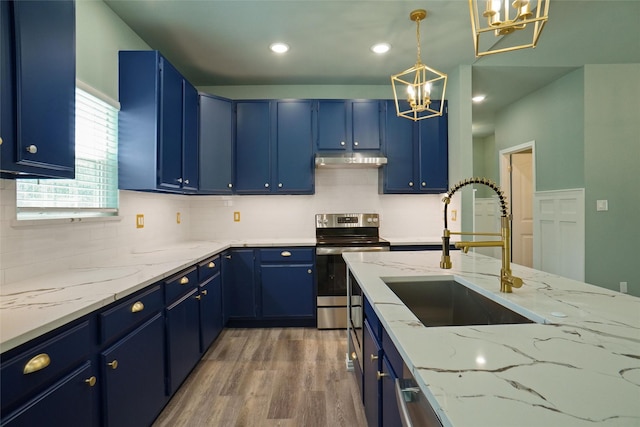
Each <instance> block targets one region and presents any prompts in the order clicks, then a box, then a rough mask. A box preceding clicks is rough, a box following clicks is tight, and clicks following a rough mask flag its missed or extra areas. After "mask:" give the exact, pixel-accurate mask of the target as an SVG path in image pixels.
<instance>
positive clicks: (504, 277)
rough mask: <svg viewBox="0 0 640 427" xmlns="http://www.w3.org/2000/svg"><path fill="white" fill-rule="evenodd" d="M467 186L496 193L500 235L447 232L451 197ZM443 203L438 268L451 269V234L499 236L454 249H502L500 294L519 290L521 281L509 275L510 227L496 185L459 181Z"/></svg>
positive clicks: (478, 180) (484, 179) (501, 194)
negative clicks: (442, 226)
mask: <svg viewBox="0 0 640 427" xmlns="http://www.w3.org/2000/svg"><path fill="white" fill-rule="evenodd" d="M469 184H484V185H486V186H488V187H489V188H491V189H492V190H493V191H495V192H496V194H497V195H498V198H499V199H500V209H501V211H502V216H501V218H500V225H501V227H500V228H501V232H500V233H482V232H476V233H471V232H462V231H460V232H457V231H449V229H448V228H447V206H448V205H449V203H450V202H451V196H453V193H455V192H456V191H458V190H459V189H460V188H462V187H464V186H465V185H469ZM442 201H443V202H444V232H443V235H442V259H441V261H440V268H447V269H449V268H451V257H450V256H449V244H450V243H449V241H450V237H451V235H452V234H454V235H462V236H499V237H500V240H487V241H478V242H469V241H462V242H457V243H456V244H455V247H456V248H457V249H462V251H463V252H464V253H467V252H468V251H469V248H472V247H473V248H478V247H484V248H486V247H500V248H502V268H501V269H500V292H507V293H508V292H512V288H519V287H521V286H522V279H521V278H519V277H516V276H514V275H513V274H511V225H510V221H509V215H508V213H507V202H506V201H505V197H504V194H503V193H502V190H500V187H498V185H497V184H496V183H495V182H493V181H491V180H488V179H486V178H469V179H466V180H464V181H460V182H459V183H457V184H456V185H454V186H453V187H451V188H450V189H449V192H448V193H447V194H446V196H445V197H444V198H443V199H442Z"/></svg>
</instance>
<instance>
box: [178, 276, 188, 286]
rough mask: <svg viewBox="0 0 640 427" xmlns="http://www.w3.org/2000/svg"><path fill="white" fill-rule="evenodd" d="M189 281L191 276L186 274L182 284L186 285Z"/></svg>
mask: <svg viewBox="0 0 640 427" xmlns="http://www.w3.org/2000/svg"><path fill="white" fill-rule="evenodd" d="M187 283H189V278H188V277H187V276H184V277H183V278H182V279H180V284H181V285H186V284H187Z"/></svg>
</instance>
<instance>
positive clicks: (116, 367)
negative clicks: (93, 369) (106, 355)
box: [107, 359, 118, 369]
mask: <svg viewBox="0 0 640 427" xmlns="http://www.w3.org/2000/svg"><path fill="white" fill-rule="evenodd" d="M107 366H110V367H111V369H118V361H117V360H115V359H114V360H113V361H112V362H109V363H107Z"/></svg>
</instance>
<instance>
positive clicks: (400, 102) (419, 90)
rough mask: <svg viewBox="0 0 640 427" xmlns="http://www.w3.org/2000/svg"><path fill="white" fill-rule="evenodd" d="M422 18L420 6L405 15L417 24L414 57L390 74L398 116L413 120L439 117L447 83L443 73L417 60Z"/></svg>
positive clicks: (424, 14)
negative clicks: (416, 47) (414, 60)
mask: <svg viewBox="0 0 640 427" xmlns="http://www.w3.org/2000/svg"><path fill="white" fill-rule="evenodd" d="M426 17H427V11H426V10H424V9H418V10H414V11H413V12H411V14H409V19H411V20H412V21H414V22H415V23H416V27H417V28H416V38H417V42H418V59H417V61H416V64H415V65H414V66H413V67H411V68H409V69H408V70H405V71H403V72H401V73H398V74H394V75H393V76H391V85H392V86H393V98H394V100H395V103H396V112H397V114H398V117H405V118H407V119H411V120H413V121H418V120H422V119H428V118H430V117H435V116H442V111H443V109H444V94H445V89H446V86H447V75H446V74H443V73H441V72H440V71H437V70H434V69H433V68H431V67H427V66H426V65H425V64H423V63H422V60H421V59H420V21H421V20H423V19H424V18H426ZM398 92H400V98H398Z"/></svg>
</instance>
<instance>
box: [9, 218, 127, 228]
mask: <svg viewBox="0 0 640 427" xmlns="http://www.w3.org/2000/svg"><path fill="white" fill-rule="evenodd" d="M110 221H122V217H121V216H118V215H110V216H90V217H82V218H42V219H33V218H29V219H14V220H12V221H11V228H29V227H41V226H49V225H60V224H80V223H94V222H110Z"/></svg>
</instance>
